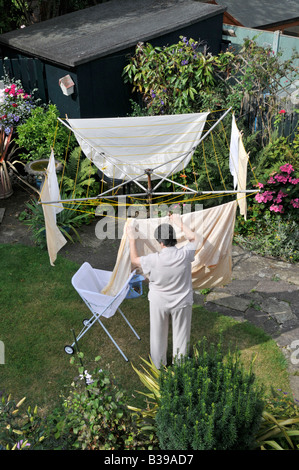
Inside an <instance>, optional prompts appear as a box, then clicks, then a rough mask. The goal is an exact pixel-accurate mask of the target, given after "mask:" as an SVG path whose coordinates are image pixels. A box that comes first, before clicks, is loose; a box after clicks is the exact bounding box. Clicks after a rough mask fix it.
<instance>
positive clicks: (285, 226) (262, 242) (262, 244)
mask: <svg viewBox="0 0 299 470" xmlns="http://www.w3.org/2000/svg"><path fill="white" fill-rule="evenodd" d="M258 212H259V211H258V209H257V208H256V206H255V205H253V206H250V207H249V214H253V216H252V217H249V218H248V220H247V221H244V219H243V216H238V217H237V222H236V228H235V236H234V241H235V242H237V243H238V244H239V245H240V246H241V247H242V248H244V249H245V250H249V251H252V252H255V253H257V254H259V255H261V256H273V257H274V258H280V259H282V260H285V261H288V262H290V263H296V262H298V261H299V251H298V241H299V229H298V223H296V221H294V220H292V219H291V218H290V217H289V218H286V219H282V218H281V217H280V215H277V214H272V213H270V212H269V211H265V212H264V213H263V214H261V211H260V215H255V214H257V213H258Z"/></svg>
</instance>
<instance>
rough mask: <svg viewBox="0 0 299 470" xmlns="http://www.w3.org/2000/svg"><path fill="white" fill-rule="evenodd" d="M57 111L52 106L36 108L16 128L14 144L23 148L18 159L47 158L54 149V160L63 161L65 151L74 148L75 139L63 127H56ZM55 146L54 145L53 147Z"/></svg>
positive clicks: (54, 106)
mask: <svg viewBox="0 0 299 470" xmlns="http://www.w3.org/2000/svg"><path fill="white" fill-rule="evenodd" d="M58 117H59V111H58V109H57V107H56V105H54V104H49V105H48V107H46V108H43V107H41V106H37V107H36V108H34V109H33V110H32V112H31V116H30V117H29V118H28V119H27V121H26V122H25V123H24V124H22V125H20V126H18V128H17V137H16V139H15V140H16V143H17V144H18V145H19V147H21V148H23V149H24V150H23V152H20V154H19V158H20V159H22V160H25V161H33V160H40V159H43V158H48V157H49V156H50V153H51V148H52V147H54V153H55V158H57V159H58V160H59V159H60V160H64V158H65V153H66V151H67V149H69V150H71V149H73V147H74V146H75V143H76V139H75V137H74V135H73V134H71V135H70V138H69V133H68V131H67V130H66V128H65V126H63V125H58V122H57V119H58ZM54 144H55V145H54Z"/></svg>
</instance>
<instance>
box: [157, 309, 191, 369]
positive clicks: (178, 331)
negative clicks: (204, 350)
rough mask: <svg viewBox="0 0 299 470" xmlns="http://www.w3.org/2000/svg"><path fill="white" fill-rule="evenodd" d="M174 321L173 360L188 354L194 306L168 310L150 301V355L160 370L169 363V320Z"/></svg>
mask: <svg viewBox="0 0 299 470" xmlns="http://www.w3.org/2000/svg"><path fill="white" fill-rule="evenodd" d="M170 318H171V320H172V343H173V346H172V355H173V359H174V358H175V357H179V356H181V355H182V356H185V355H186V354H188V348H189V342H190V332H191V319H192V305H187V306H186V307H182V308H177V309H168V308H167V307H163V306H162V305H161V304H159V303H158V302H153V301H150V355H151V358H152V360H153V363H154V364H155V366H156V367H157V368H158V369H159V368H160V366H161V363H162V364H163V365H166V363H167V346H168V329H169V320H170Z"/></svg>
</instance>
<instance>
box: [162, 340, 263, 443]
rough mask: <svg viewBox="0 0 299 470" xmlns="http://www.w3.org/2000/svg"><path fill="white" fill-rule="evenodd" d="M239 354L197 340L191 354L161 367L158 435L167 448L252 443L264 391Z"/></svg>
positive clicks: (260, 413) (259, 420)
mask: <svg viewBox="0 0 299 470" xmlns="http://www.w3.org/2000/svg"><path fill="white" fill-rule="evenodd" d="M254 382H255V376H254V374H253V373H252V371H251V370H250V371H249V372H246V371H245V370H244V368H243V366H242V365H241V363H240V360H239V354H237V353H231V352H229V353H228V354H227V355H226V357H224V354H223V351H222V346H221V343H220V344H218V345H217V346H214V345H210V346H209V347H207V344H206V340H204V341H202V342H199V343H198V345H197V346H196V348H195V350H194V357H193V358H184V359H183V360H182V361H180V362H179V363H177V364H175V365H173V366H172V367H170V368H168V369H167V370H166V371H164V370H162V371H161V376H160V392H161V403H160V407H159V409H158V412H157V415H156V426H157V436H158V439H159V444H160V447H161V449H165V450H170V449H171V450H175V449H178V450H191V449H192V450H237V449H240V450H241V449H242V450H246V449H252V448H254V445H255V439H254V436H255V434H256V432H257V430H258V428H259V425H260V422H261V416H262V411H263V407H264V404H263V400H262V395H263V391H262V389H261V388H259V389H258V388H257V387H255V383H254Z"/></svg>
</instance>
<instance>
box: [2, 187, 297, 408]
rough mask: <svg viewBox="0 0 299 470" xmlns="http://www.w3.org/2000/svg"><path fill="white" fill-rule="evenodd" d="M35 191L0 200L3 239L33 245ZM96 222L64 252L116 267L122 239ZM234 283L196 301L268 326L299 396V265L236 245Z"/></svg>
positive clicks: (100, 265) (103, 266) (97, 265)
mask: <svg viewBox="0 0 299 470" xmlns="http://www.w3.org/2000/svg"><path fill="white" fill-rule="evenodd" d="M30 197H31V195H30V194H29V193H28V192H27V191H24V190H21V189H19V188H18V189H17V190H16V191H15V193H14V194H13V196H11V197H10V198H8V199H6V200H0V209H1V210H0V213H1V220H0V243H21V244H25V245H33V241H32V239H31V238H30V234H29V232H28V230H27V228H26V227H25V226H24V224H22V223H21V222H20V221H19V219H18V216H19V214H20V212H21V211H22V210H23V209H24V203H25V201H26V200H29V199H30ZM97 222H98V221H97V220H95V221H94V222H93V223H92V224H90V225H88V226H83V227H82V228H81V229H80V235H81V243H75V244H71V243H67V245H66V246H65V247H63V248H62V250H61V251H60V253H59V254H60V255H62V256H64V257H66V258H69V259H72V260H74V261H76V262H78V263H79V264H81V263H83V262H84V261H88V262H89V263H90V264H91V265H92V266H93V267H95V268H98V269H106V270H112V269H113V268H114V265H115V261H116V257H117V252H118V247H119V242H120V241H119V239H118V238H117V237H115V239H104V240H99V239H98V238H97V237H96V235H95V226H96V224H97ZM232 260H233V273H232V281H231V283H230V284H228V285H227V286H225V287H217V288H214V289H212V290H210V291H209V292H208V293H205V294H203V293H201V292H200V291H195V292H194V300H195V302H196V303H197V304H200V305H203V306H204V307H205V308H206V309H207V310H209V311H214V312H218V313H220V314H223V315H228V316H230V317H233V318H234V319H236V320H238V321H248V322H251V323H252V324H254V325H256V326H258V327H259V328H261V329H263V330H264V331H265V332H266V333H267V334H268V335H269V336H271V337H272V338H273V339H274V340H275V341H276V343H277V345H278V346H279V347H280V348H281V350H282V351H283V353H284V355H285V357H286V359H287V362H288V366H289V374H290V384H291V388H292V391H293V394H294V397H295V399H296V400H299V265H298V263H297V264H290V263H287V262H284V261H280V260H277V259H273V258H266V257H262V256H259V255H256V254H254V253H251V252H248V251H245V250H243V249H242V248H241V247H239V246H233V250H232Z"/></svg>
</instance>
